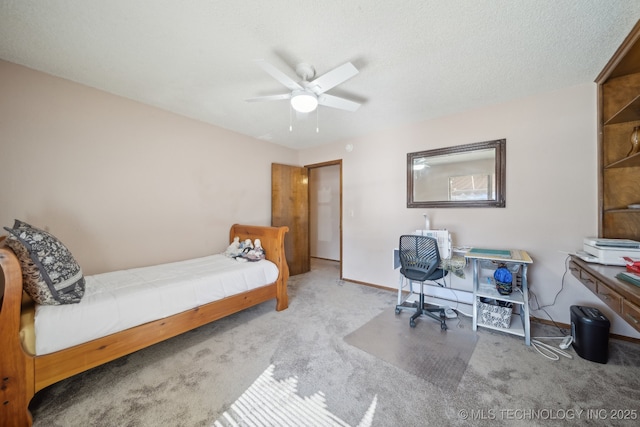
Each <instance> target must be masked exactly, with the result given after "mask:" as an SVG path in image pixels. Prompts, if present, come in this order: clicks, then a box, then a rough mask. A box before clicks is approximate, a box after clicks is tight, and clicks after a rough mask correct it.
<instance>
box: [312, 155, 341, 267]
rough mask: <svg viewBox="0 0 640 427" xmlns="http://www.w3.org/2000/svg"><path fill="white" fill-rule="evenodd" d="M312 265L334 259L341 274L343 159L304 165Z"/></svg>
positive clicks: (324, 263)
mask: <svg viewBox="0 0 640 427" xmlns="http://www.w3.org/2000/svg"><path fill="white" fill-rule="evenodd" d="M306 167H307V169H308V170H309V255H310V257H311V259H312V262H311V268H312V269H313V266H314V264H315V265H320V264H322V265H326V264H327V263H332V262H333V263H336V264H337V265H338V266H339V270H340V278H342V161H341V160H336V161H332V162H325V163H319V164H314V165H307V166H306Z"/></svg>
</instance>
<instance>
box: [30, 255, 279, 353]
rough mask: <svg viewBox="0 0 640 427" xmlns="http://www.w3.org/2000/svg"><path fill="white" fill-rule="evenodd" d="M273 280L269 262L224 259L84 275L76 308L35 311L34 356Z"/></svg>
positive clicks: (275, 272)
mask: <svg viewBox="0 0 640 427" xmlns="http://www.w3.org/2000/svg"><path fill="white" fill-rule="evenodd" d="M277 278H278V268H277V267H276V265H275V264H274V263H272V262H271V261H268V260H262V261H258V262H238V261H236V260H234V259H232V258H228V257H226V256H224V255H212V256H207V257H203V258H196V259H190V260H186V261H180V262H174V263H169V264H162V265H157V266H153V267H143V268H134V269H129V270H121V271H114V272H110V273H104V274H97V275H94V276H86V277H85V279H86V289H85V295H84V297H83V298H82V301H80V303H78V304H68V305H56V306H51V305H37V306H36V314H35V335H36V354H37V355H43V354H47V353H53V352H55V351H58V350H62V349H64V348H68V347H72V346H74V345H77V344H81V343H84V342H88V341H91V340H93V339H96V338H100V337H104V336H106V335H109V334H112V333H115V332H119V331H122V330H125V329H128V328H131V327H133V326H138V325H141V324H143V323H147V322H150V321H153V320H157V319H162V318H164V317H168V316H171V315H173V314H177V313H180V312H182V311H186V310H189V309H191V308H195V307H198V306H200V305H203V304H206V303H209V302H212V301H215V300H219V299H222V298H225V297H228V296H231V295H234V294H238V293H241V292H244V291H247V290H251V289H255V288H258V287H261V286H265V285H268V284H270V283H273V282H275V281H276V279H277Z"/></svg>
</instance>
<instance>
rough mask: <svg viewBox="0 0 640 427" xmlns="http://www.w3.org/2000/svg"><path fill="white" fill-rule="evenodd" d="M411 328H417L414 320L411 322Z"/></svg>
mask: <svg viewBox="0 0 640 427" xmlns="http://www.w3.org/2000/svg"><path fill="white" fill-rule="evenodd" d="M409 326H411V327H412V328H415V327H416V322H414V321H413V320H411V321H409Z"/></svg>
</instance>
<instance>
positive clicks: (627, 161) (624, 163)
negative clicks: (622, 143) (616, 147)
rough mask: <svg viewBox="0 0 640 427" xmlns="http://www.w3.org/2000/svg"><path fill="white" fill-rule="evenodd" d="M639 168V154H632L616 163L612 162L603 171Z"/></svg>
mask: <svg viewBox="0 0 640 427" xmlns="http://www.w3.org/2000/svg"><path fill="white" fill-rule="evenodd" d="M637 166H640V153H637V154H634V155H632V156H629V157H625V158H624V159H621V160H618V161H617V162H613V163H611V164H609V165H607V166H605V167H604V168H605V169H615V168H632V167H637Z"/></svg>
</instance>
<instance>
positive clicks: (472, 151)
mask: <svg viewBox="0 0 640 427" xmlns="http://www.w3.org/2000/svg"><path fill="white" fill-rule="evenodd" d="M505 145H506V140H504V139H501V140H495V141H487V142H480V143H476V144H467V145H460V146H456V147H447V148H439V149H436V150H429V151H420V152H417V153H409V154H408V155H407V207H410V208H411V207H504V206H505V198H504V195H505V194H504V188H505Z"/></svg>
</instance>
